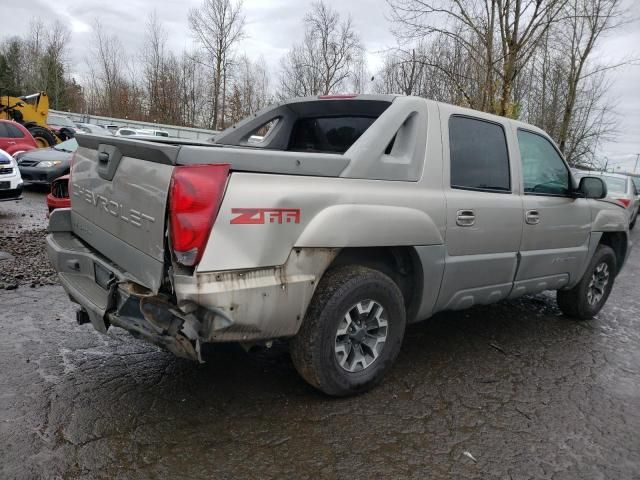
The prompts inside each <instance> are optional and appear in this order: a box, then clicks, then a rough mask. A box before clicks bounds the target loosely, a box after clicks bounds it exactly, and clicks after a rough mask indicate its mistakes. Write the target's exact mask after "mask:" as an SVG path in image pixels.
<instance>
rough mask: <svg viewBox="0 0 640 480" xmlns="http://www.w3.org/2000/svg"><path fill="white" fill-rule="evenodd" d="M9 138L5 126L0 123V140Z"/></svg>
mask: <svg viewBox="0 0 640 480" xmlns="http://www.w3.org/2000/svg"><path fill="white" fill-rule="evenodd" d="M7 137H9V131H8V130H7V124H6V123H4V122H0V138H7Z"/></svg>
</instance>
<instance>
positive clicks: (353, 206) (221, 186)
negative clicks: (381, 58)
mask: <svg viewBox="0 0 640 480" xmlns="http://www.w3.org/2000/svg"><path fill="white" fill-rule="evenodd" d="M256 136H260V137H262V138H261V139H260V141H259V142H254V140H255V137H256ZM78 142H79V144H80V147H79V148H78V150H77V152H76V155H75V157H74V162H73V167H72V172H71V180H70V183H71V192H72V193H71V206H72V208H70V209H68V208H67V209H64V208H63V209H56V210H54V212H53V213H52V215H51V218H50V224H49V231H50V234H49V235H48V236H47V246H48V247H47V248H48V254H49V258H50V260H51V262H52V263H53V265H54V266H55V268H56V270H57V271H58V273H59V277H60V283H61V284H62V286H63V287H64V288H65V290H66V291H67V292H68V294H69V296H70V298H71V299H72V300H73V301H75V302H76V303H77V304H78V305H79V311H78V314H77V321H78V323H80V324H83V323H91V324H92V325H93V327H94V328H95V329H97V330H98V331H100V332H103V333H105V332H107V330H108V329H110V328H114V327H117V328H123V329H125V330H127V331H129V332H131V333H132V334H133V335H135V336H136V337H138V338H142V339H145V340H147V341H149V342H152V343H155V344H158V345H161V346H163V347H164V348H166V349H167V350H169V351H171V352H173V353H175V354H176V355H179V356H182V357H186V358H191V359H194V360H202V357H201V351H202V345H203V344H204V343H211V342H240V343H242V344H243V345H244V346H245V347H246V348H250V347H251V346H253V345H255V344H258V343H266V345H270V342H271V341H272V340H273V339H279V338H284V339H288V340H289V341H290V347H291V356H292V359H293V363H294V365H295V367H296V369H297V370H298V372H299V373H300V374H301V376H302V377H303V378H304V379H305V380H307V381H308V382H309V383H310V384H311V385H313V386H314V387H316V388H318V389H319V390H321V391H323V392H325V393H328V394H331V395H349V394H354V393H358V392H362V391H365V390H367V389H369V388H371V387H373V386H374V385H376V384H377V383H378V382H380V381H381V380H382V378H383V376H384V374H385V372H388V371H389V368H390V366H391V365H392V364H393V361H394V360H395V358H396V356H397V354H398V352H399V350H400V346H401V344H402V339H403V336H404V332H405V326H406V324H407V323H411V322H417V321H420V320H424V319H426V318H429V317H431V316H432V315H434V314H435V313H437V312H440V311H444V310H459V309H464V308H469V307H471V306H474V305H482V304H490V303H494V302H497V301H499V300H502V299H507V298H509V299H510V298H516V297H519V296H521V295H525V294H531V293H536V292H540V291H543V290H556V291H557V300H558V306H559V308H560V309H561V310H562V312H564V313H565V314H566V315H568V316H571V317H574V318H578V319H589V318H593V316H594V315H596V314H597V313H598V312H599V311H600V309H601V308H602V307H603V306H604V304H605V302H606V301H607V298H608V296H609V294H610V292H611V289H612V287H613V284H614V281H615V278H616V275H617V274H618V272H619V271H620V269H621V268H622V267H623V265H624V263H625V261H626V259H627V256H628V253H629V250H630V248H631V242H630V241H629V222H628V218H627V216H626V214H625V212H624V210H623V209H622V208H620V206H618V205H614V204H613V203H611V202H607V201H598V200H599V199H602V198H604V197H605V196H606V191H607V187H606V185H605V183H604V181H603V180H602V179H601V178H599V177H590V176H585V177H583V178H581V180H580V182H579V183H578V182H576V181H575V179H574V178H573V177H572V175H571V173H570V171H569V167H568V165H567V163H566V162H565V161H564V159H563V158H562V155H561V154H560V152H559V151H558V148H557V147H556V145H555V144H554V143H553V141H552V140H551V139H550V138H549V136H548V135H547V134H546V133H545V132H544V131H542V130H540V129H539V128H536V127H534V126H532V125H527V124H525V123H522V122H518V121H515V120H511V119H508V118H504V117H498V116H495V115H489V114H487V113H482V112H478V111H473V110H469V109H465V108H461V107H456V106H453V105H447V104H444V103H437V102H434V101H431V100H426V99H424V98H416V97H404V96H395V95H350V96H328V97H319V98H318V97H313V98H311V97H309V98H298V99H294V100H291V101H289V102H285V103H280V104H277V105H274V106H273V107H271V108H267V109H264V110H262V111H261V112H259V113H257V114H256V115H254V116H251V117H250V118H247V119H246V120H244V121H241V122H240V123H238V124H237V125H235V126H233V127H231V128H229V129H227V130H225V131H224V132H221V133H220V134H218V135H216V140H215V143H213V144H212V143H206V142H194V141H191V140H182V139H172V138H156V137H145V138H144V139H141V138H140V137H135V136H130V137H120V136H114V137H110V138H104V137H96V136H90V135H81V136H79V138H78Z"/></svg>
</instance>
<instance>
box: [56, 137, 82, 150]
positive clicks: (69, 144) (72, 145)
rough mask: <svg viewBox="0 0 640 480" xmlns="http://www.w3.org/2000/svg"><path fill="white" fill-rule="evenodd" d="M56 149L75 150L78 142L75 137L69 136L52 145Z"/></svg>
mask: <svg viewBox="0 0 640 480" xmlns="http://www.w3.org/2000/svg"><path fill="white" fill-rule="evenodd" d="M53 148H54V149H56V150H60V151H61V152H70V153H71V152H75V151H76V150H77V148H78V142H77V141H76V139H75V138H70V139H69V140H66V141H64V142H62V143H59V144H58V145H56V146H54V147H53Z"/></svg>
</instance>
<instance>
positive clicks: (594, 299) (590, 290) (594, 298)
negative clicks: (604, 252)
mask: <svg viewBox="0 0 640 480" xmlns="http://www.w3.org/2000/svg"><path fill="white" fill-rule="evenodd" d="M608 284H609V265H607V264H606V263H605V262H602V263H599V264H598V266H597V267H596V268H595V270H594V271H593V273H592V274H591V280H590V281H589V286H588V287H587V302H588V303H589V305H595V304H597V303H598V302H599V301H600V300H602V297H604V293H605V290H606V288H607V285H608Z"/></svg>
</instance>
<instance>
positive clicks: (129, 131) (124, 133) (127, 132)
mask: <svg viewBox="0 0 640 480" xmlns="http://www.w3.org/2000/svg"><path fill="white" fill-rule="evenodd" d="M133 135H139V133H138V131H137V130H135V129H133V128H128V127H123V128H119V129H118V131H117V132H116V133H115V136H116V137H129V136H133Z"/></svg>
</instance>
